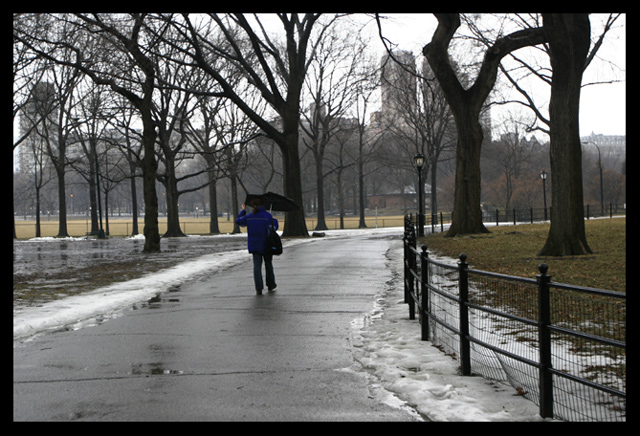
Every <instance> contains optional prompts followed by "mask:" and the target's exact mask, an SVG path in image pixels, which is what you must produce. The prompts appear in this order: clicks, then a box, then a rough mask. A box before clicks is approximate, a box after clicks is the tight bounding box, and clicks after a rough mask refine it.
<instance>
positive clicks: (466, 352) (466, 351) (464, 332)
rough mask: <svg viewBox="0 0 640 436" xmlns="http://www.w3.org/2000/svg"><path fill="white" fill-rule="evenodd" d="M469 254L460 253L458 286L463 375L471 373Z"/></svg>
mask: <svg viewBox="0 0 640 436" xmlns="http://www.w3.org/2000/svg"><path fill="white" fill-rule="evenodd" d="M466 260H467V255H466V254H464V253H462V254H460V262H458V265H459V267H458V271H459V275H458V287H459V304H460V307H459V309H460V367H461V370H462V375H471V356H470V353H471V346H470V342H469V308H468V307H467V302H468V301H469V273H468V272H467V268H468V266H469V264H468V263H467V262H466Z"/></svg>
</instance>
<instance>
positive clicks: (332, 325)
mask: <svg viewBox="0 0 640 436" xmlns="http://www.w3.org/2000/svg"><path fill="white" fill-rule="evenodd" d="M398 236H399V235H393V236H390V235H388V236H370V235H368V236H362V237H350V238H348V239H339V238H338V239H333V238H331V239H329V238H327V239H322V240H320V239H318V240H311V241H308V242H305V243H301V244H297V245H293V246H290V247H287V248H285V252H284V254H283V255H282V256H279V257H276V258H275V260H274V267H275V273H276V281H277V284H278V288H277V289H276V292H274V293H267V292H266V291H265V293H264V295H262V296H257V295H255V291H254V290H253V279H252V261H251V257H250V256H249V255H248V254H247V261H246V262H244V263H242V264H241V265H238V266H235V267H232V268H229V269H226V270H223V271H220V272H218V273H215V274H211V275H208V276H204V277H202V276H200V277H199V278H198V279H196V280H193V281H190V282H187V283H184V284H183V285H182V286H180V287H179V288H174V289H171V291H170V292H167V293H165V294H161V295H160V296H159V297H158V298H156V299H154V300H153V301H150V302H149V303H148V304H147V305H145V306H142V307H140V308H138V309H137V310H127V311H125V312H124V313H123V314H122V316H119V317H117V318H114V319H110V320H108V321H106V322H104V323H101V324H98V325H94V326H91V327H86V328H81V329H79V330H75V331H60V332H56V333H51V334H46V335H42V336H39V337H36V338H34V339H32V340H29V341H26V342H22V343H17V344H15V346H14V373H13V379H14V394H13V400H14V401H13V415H14V420H15V421H70V420H82V421H413V420H416V415H415V413H413V412H412V411H411V410H410V409H406V408H402V407H400V408H398V407H392V406H390V405H388V404H387V403H386V402H385V401H384V400H385V398H384V395H382V394H381V393H380V392H379V391H376V389H374V388H373V387H372V384H371V383H370V381H369V379H368V376H367V374H366V373H365V372H364V371H361V370H360V369H359V367H358V364H357V363H356V362H355V360H354V358H353V355H352V351H353V350H352V345H351V343H350V335H351V331H352V330H351V329H352V328H353V326H352V322H353V321H354V320H355V319H361V318H362V317H363V316H366V315H367V314H368V313H370V311H371V310H372V308H373V304H374V300H375V298H376V295H379V294H380V293H381V292H382V291H384V289H385V287H386V286H388V285H387V282H388V281H389V280H390V277H391V274H392V273H391V271H390V270H389V268H388V267H387V262H388V258H387V257H386V255H387V252H388V250H389V249H390V248H393V249H398V247H399V246H401V240H400V238H399V237H398ZM240 241H241V244H244V243H245V241H244V240H243V239H241V240H240Z"/></svg>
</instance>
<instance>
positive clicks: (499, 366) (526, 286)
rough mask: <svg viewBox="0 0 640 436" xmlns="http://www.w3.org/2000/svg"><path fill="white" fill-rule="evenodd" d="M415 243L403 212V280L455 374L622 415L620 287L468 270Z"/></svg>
mask: <svg viewBox="0 0 640 436" xmlns="http://www.w3.org/2000/svg"><path fill="white" fill-rule="evenodd" d="M466 260H467V259H466V255H464V254H461V255H460V258H459V261H458V262H457V264H455V265H453V264H451V263H450V262H446V261H443V260H436V259H433V258H432V257H430V256H429V254H428V252H427V247H426V246H424V245H423V246H422V247H421V249H420V250H418V249H417V248H416V232H415V226H414V223H413V222H412V218H411V216H407V217H405V236H404V284H405V303H407V304H408V305H409V317H410V318H411V319H415V315H416V312H417V313H418V318H419V320H420V324H421V329H422V332H421V337H422V339H423V340H429V341H431V342H432V343H433V344H434V345H435V346H438V347H440V349H441V350H442V351H444V352H446V353H448V354H451V355H452V356H454V357H456V358H457V359H458V361H459V362H460V371H461V373H462V375H472V374H478V375H481V376H483V377H486V378H490V379H495V380H501V381H506V382H508V383H509V384H511V385H512V386H513V387H514V388H515V390H516V391H517V393H518V394H520V395H523V396H524V397H526V398H528V399H529V400H531V401H533V402H534V403H536V404H538V405H539V413H540V416H542V417H544V418H557V419H562V420H566V421H626V295H625V294H622V293H617V292H611V291H605V290H601V289H593V288H585V287H579V286H571V285H566V284H561V283H554V282H552V281H551V277H550V276H549V275H547V273H548V271H547V266H546V265H545V264H541V265H540V266H539V271H540V274H539V275H536V278H535V279H532V278H522V277H515V276H508V275H503V274H497V273H492V272H486V271H477V270H473V269H470V268H469V266H468V263H467V262H466Z"/></svg>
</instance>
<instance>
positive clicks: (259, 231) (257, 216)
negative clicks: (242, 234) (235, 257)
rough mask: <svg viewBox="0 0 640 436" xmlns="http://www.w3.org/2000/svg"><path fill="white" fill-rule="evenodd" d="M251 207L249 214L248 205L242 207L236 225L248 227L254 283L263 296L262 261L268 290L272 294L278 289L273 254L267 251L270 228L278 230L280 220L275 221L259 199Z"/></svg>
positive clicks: (257, 292)
mask: <svg viewBox="0 0 640 436" xmlns="http://www.w3.org/2000/svg"><path fill="white" fill-rule="evenodd" d="M250 206H251V207H252V208H253V211H251V212H249V213H247V210H246V205H245V204H243V205H242V210H241V211H240V213H239V214H238V218H237V219H236V223H238V225H239V226H242V227H245V226H246V227H247V233H248V237H247V247H248V249H249V253H251V254H252V255H253V281H254V284H255V286H256V294H257V295H262V289H263V282H262V261H263V260H264V266H265V270H266V273H267V277H266V278H267V288H268V289H269V292H272V291H273V290H274V289H275V288H276V277H275V274H274V272H273V254H271V253H270V252H269V251H268V250H267V249H268V248H269V247H267V236H268V235H269V226H270V225H271V226H273V228H274V229H275V230H277V229H278V220H277V219H275V218H274V217H273V216H271V214H270V213H269V212H267V210H266V209H265V208H264V205H263V203H262V201H261V200H260V199H258V198H254V199H252V200H251V204H250Z"/></svg>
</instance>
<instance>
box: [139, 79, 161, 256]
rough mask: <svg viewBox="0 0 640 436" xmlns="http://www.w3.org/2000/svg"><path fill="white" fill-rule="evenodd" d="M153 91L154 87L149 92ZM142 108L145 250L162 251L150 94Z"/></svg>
mask: <svg viewBox="0 0 640 436" xmlns="http://www.w3.org/2000/svg"><path fill="white" fill-rule="evenodd" d="M151 86H153V85H151ZM151 91H153V88H151V90H150V91H149V92H151ZM146 95H147V96H149V97H147V96H145V101H144V103H143V105H144V108H142V109H140V113H141V114H142V124H143V133H142V145H143V147H144V157H143V159H142V191H143V196H144V209H145V210H144V237H145V240H144V250H143V251H144V252H145V253H157V252H159V251H160V231H159V228H158V194H157V192H156V173H157V170H158V164H157V162H156V157H155V152H154V149H155V144H156V131H155V127H154V126H153V120H152V119H151V104H150V94H146Z"/></svg>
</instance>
